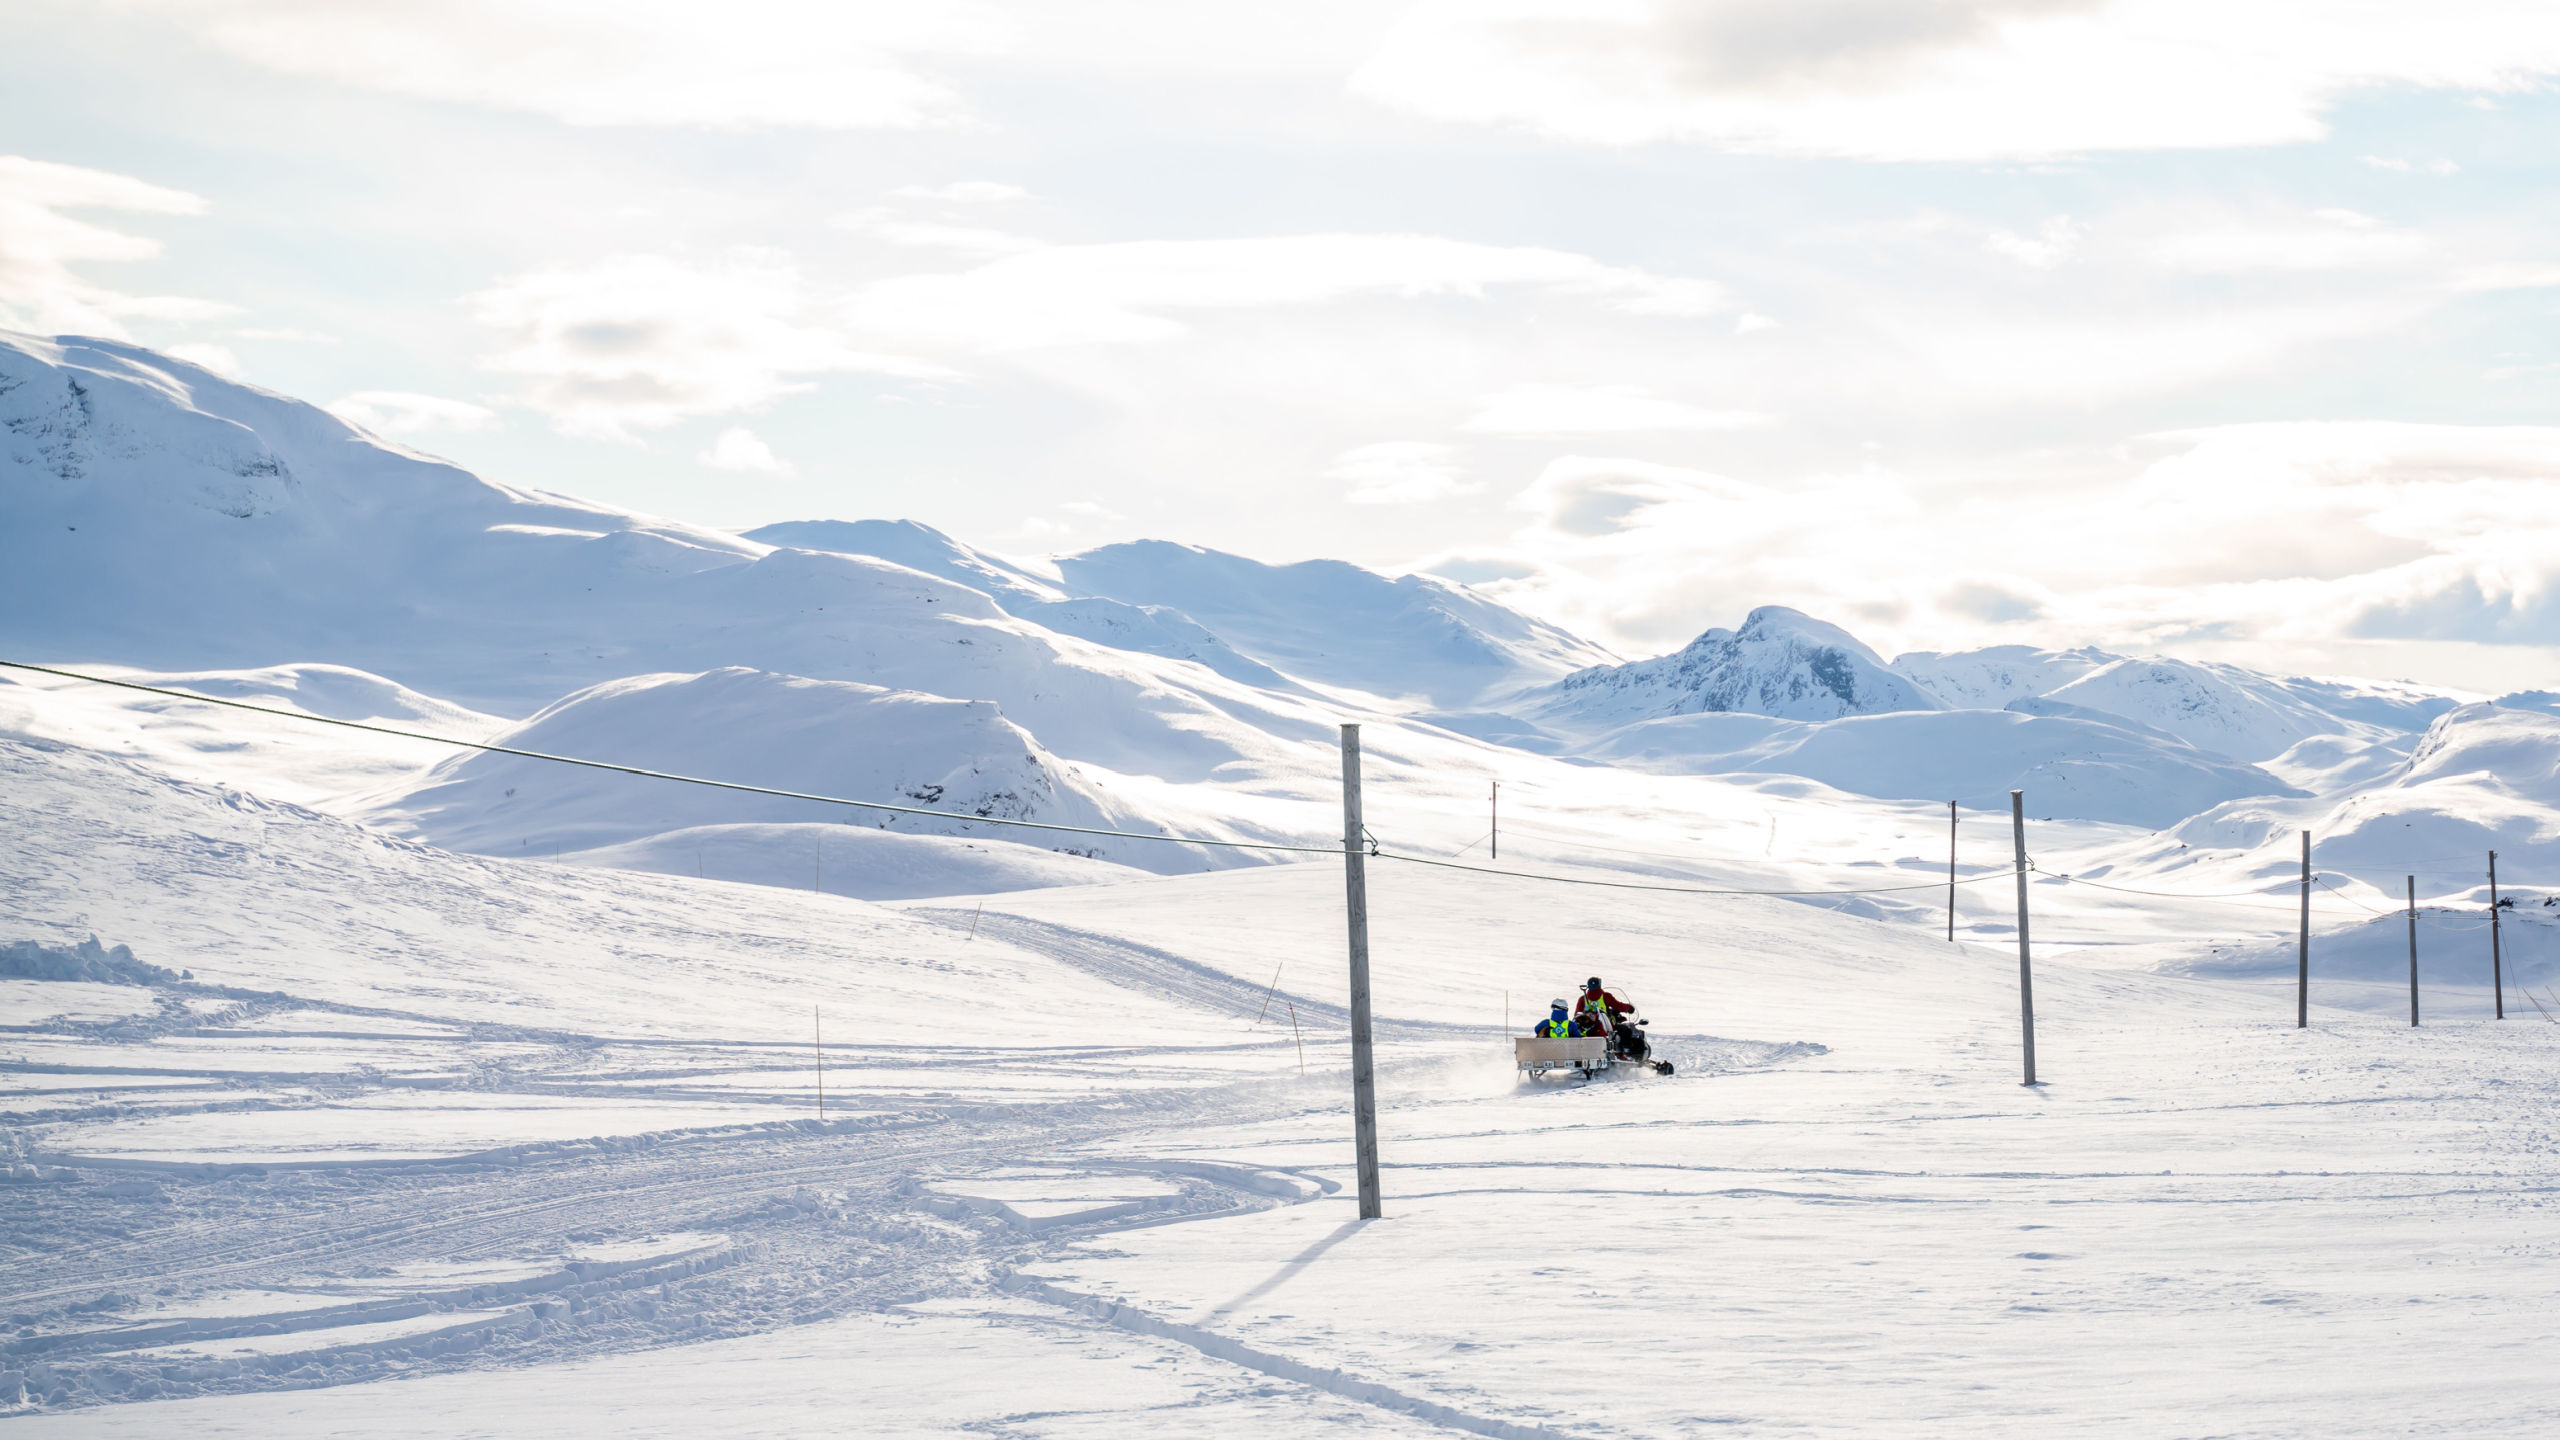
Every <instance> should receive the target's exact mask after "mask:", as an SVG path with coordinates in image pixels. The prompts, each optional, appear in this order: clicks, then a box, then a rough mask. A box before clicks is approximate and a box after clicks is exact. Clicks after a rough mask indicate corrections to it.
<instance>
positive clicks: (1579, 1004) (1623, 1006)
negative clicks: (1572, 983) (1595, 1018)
mask: <svg viewBox="0 0 2560 1440" xmlns="http://www.w3.org/2000/svg"><path fill="white" fill-rule="evenodd" d="M1635 1008H1636V1007H1634V1006H1633V1005H1630V1004H1628V1003H1627V1002H1625V1001H1624V1000H1621V999H1619V998H1618V997H1617V996H1615V995H1612V994H1610V993H1609V992H1608V991H1606V990H1585V991H1583V992H1582V997H1581V998H1580V999H1579V1000H1576V1001H1575V1002H1574V1006H1573V1009H1574V1013H1575V1014H1577V1015H1581V1016H1584V1017H1586V1019H1587V1018H1588V1017H1589V1016H1590V1015H1591V1013H1592V1012H1593V1011H1595V1010H1596V1011H1598V1012H1600V1018H1601V1019H1603V1020H1605V1021H1608V1022H1609V1028H1610V1029H1613V1030H1614V1029H1616V1028H1617V1024H1616V1022H1617V1019H1618V1017H1619V1016H1621V1015H1632V1014H1634V1013H1635Z"/></svg>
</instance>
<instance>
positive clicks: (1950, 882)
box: [1947, 800, 1956, 945]
mask: <svg viewBox="0 0 2560 1440" xmlns="http://www.w3.org/2000/svg"><path fill="white" fill-rule="evenodd" d="M1947 943H1948V944H1950V945H1953V944H1954V943H1956V802H1954V801H1953V800H1950V801H1948V802H1947Z"/></svg>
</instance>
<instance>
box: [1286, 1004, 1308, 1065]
mask: <svg viewBox="0 0 2560 1440" xmlns="http://www.w3.org/2000/svg"><path fill="white" fill-rule="evenodd" d="M1280 1003H1281V1004H1283V1005H1288V1006H1289V1038H1290V1039H1292V1040H1295V1041H1297V1042H1298V1078H1299V1079H1301V1080H1303V1079H1305V1078H1306V1076H1307V1037H1306V1036H1304V1035H1301V1034H1299V1033H1298V1007H1297V1006H1296V1005H1294V1004H1291V1003H1290V1002H1289V1001H1286V1000H1283V1001H1281V1002H1280Z"/></svg>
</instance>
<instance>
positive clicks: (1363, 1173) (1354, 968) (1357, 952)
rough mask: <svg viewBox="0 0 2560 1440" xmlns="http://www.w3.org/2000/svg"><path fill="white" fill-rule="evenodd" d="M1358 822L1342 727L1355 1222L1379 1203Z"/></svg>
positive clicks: (1362, 844) (1354, 743)
mask: <svg viewBox="0 0 2560 1440" xmlns="http://www.w3.org/2000/svg"><path fill="white" fill-rule="evenodd" d="M1366 841H1367V827H1365V826H1363V825H1362V824H1361V823H1360V727H1359V726H1357V725H1345V726H1343V727H1342V888H1343V901H1344V907H1343V908H1344V910H1345V912H1346V913H1347V916H1348V918H1349V921H1350V930H1351V1143H1352V1150H1353V1154H1354V1158H1355V1159H1356V1160H1357V1162H1358V1165H1359V1169H1360V1218H1361V1219H1363V1220H1375V1219H1377V1218H1378V1217H1379V1216H1380V1215H1382V1214H1384V1213H1385V1212H1384V1211H1383V1210H1382V1209H1381V1208H1380V1206H1379V1200H1378V1073H1377V1068H1376V1064H1375V1061H1374V1059H1373V1057H1372V1056H1371V1054H1370V1050H1369V871H1368V866H1367V861H1368V850H1367V844H1366Z"/></svg>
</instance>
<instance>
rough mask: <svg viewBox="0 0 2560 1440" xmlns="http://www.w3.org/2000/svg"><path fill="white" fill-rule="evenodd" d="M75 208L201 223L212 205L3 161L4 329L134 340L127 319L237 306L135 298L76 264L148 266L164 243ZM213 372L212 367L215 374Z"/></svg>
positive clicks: (117, 179)
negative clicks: (85, 216)
mask: <svg viewBox="0 0 2560 1440" xmlns="http://www.w3.org/2000/svg"><path fill="white" fill-rule="evenodd" d="M76 210H110V211H121V212H124V213H127V214H143V215H201V214H203V213H204V210H205V203H204V201H203V200H202V199H200V198H198V197H197V196H194V195H190V194H188V193H186V192H185V191H183V190H170V189H166V188H164V187H162V186H158V185H152V184H148V183H146V182H144V181H141V180H136V179H133V178H131V177H129V176H124V175H117V174H113V173H110V172H108V171H105V170H87V169H83V168H81V167H79V166H76V165H56V164H52V163H50V162H48V161H43V160H30V159H27V158H26V157H24V156H19V155H0V325H6V326H8V327H9V328H12V329H17V330H31V331H35V332H38V333H41V334H48V335H51V334H79V335H98V336H103V337H105V338H107V339H111V340H129V339H131V338H132V336H131V335H130V334H129V333H128V332H127V331H126V330H125V328H124V325H123V323H122V322H123V321H125V320H128V319H154V320H177V321H188V320H210V319H216V318H219V317H221V316H224V315H229V314H233V313H236V312H235V310H234V307H232V306H229V305H222V304H217V303H215V302H213V301H209V300H191V299H186V298H183V297H180V296H174V295H131V294H127V293H125V292H124V291H121V290H117V289H114V288H111V287H109V286H106V285H101V284H99V283H97V282H96V281H93V280H90V279H88V278H86V277H85V276H83V275H81V274H80V273H79V271H78V270H76V269H75V268H74V267H75V266H80V265H84V264H91V263H101V262H114V261H134V260H149V259H152V258H154V257H156V256H157V255H159V253H160V242H159V241H157V240H150V239H146V238H144V237H142V236H139V235H128V234H126V233H124V232H122V231H120V230H110V229H108V228H107V227H105V226H103V225H97V224H93V223H91V222H89V221H86V220H78V219H74V218H72V216H71V215H70V214H69V213H67V212H70V211H76ZM208 368H211V367H208Z"/></svg>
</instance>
